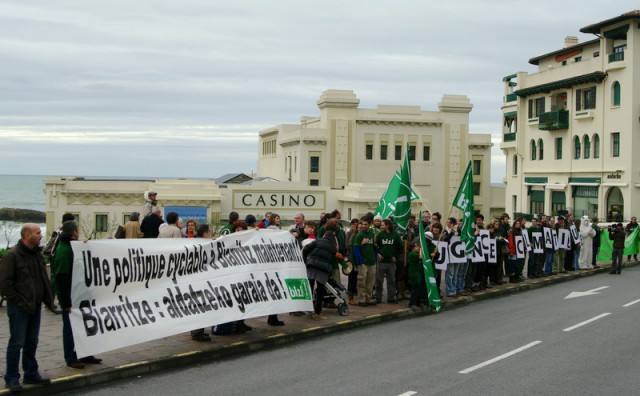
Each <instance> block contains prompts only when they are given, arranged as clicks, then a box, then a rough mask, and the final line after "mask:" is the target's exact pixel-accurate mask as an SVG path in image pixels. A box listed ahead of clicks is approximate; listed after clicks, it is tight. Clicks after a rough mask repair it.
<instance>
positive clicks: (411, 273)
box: [407, 250, 424, 285]
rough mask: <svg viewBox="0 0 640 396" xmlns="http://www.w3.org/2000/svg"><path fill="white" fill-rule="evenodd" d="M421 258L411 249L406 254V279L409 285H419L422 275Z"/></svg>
mask: <svg viewBox="0 0 640 396" xmlns="http://www.w3.org/2000/svg"><path fill="white" fill-rule="evenodd" d="M423 276H424V275H423V270H422V260H420V256H418V253H416V252H414V251H413V250H412V251H410V252H409V253H408V254H407V279H408V280H409V284H410V285H419V284H420V278H421V277H423Z"/></svg>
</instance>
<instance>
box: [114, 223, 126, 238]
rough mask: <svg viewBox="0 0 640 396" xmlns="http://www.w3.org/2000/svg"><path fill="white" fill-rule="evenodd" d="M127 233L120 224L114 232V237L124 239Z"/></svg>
mask: <svg viewBox="0 0 640 396" xmlns="http://www.w3.org/2000/svg"><path fill="white" fill-rule="evenodd" d="M125 235H126V232H125V230H124V227H123V226H121V225H119V226H118V229H117V230H116V232H115V234H113V237H114V238H115V239H124V237H125Z"/></svg>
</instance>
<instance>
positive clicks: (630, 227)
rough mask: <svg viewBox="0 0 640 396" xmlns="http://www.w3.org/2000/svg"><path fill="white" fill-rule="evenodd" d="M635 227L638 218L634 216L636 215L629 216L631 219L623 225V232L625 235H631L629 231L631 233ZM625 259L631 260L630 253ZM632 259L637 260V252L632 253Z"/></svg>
mask: <svg viewBox="0 0 640 396" xmlns="http://www.w3.org/2000/svg"><path fill="white" fill-rule="evenodd" d="M636 228H638V219H637V218H636V216H632V217H631V221H630V222H629V224H627V225H626V226H625V227H624V232H625V234H626V235H627V237H628V236H629V235H631V233H632V232H633V231H634V230H635V229H636ZM627 261H631V255H628V256H627ZM633 261H638V254H637V253H634V255H633Z"/></svg>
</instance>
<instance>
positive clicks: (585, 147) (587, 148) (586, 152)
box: [582, 135, 591, 159]
mask: <svg viewBox="0 0 640 396" xmlns="http://www.w3.org/2000/svg"><path fill="white" fill-rule="evenodd" d="M582 153H583V155H582V157H583V158H584V159H588V158H590V157H591V140H589V136H587V135H584V137H583V138H582Z"/></svg>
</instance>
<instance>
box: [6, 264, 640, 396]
mask: <svg viewBox="0 0 640 396" xmlns="http://www.w3.org/2000/svg"><path fill="white" fill-rule="evenodd" d="M635 264H636V263H631V265H635ZM607 272H608V269H607V268H602V269H599V270H590V271H577V272H570V273H567V274H559V275H555V276H552V277H548V278H543V279H535V280H530V281H526V282H523V283H519V284H511V285H505V286H500V287H494V288H493V289H489V290H487V291H484V292H479V293H474V294H473V295H472V296H470V297H465V298H458V299H455V300H445V303H444V308H443V311H442V312H441V313H439V314H437V315H431V313H430V312H422V311H414V310H411V309H408V308H407V302H406V301H405V302H401V303H400V304H397V305H391V304H381V305H378V306H377V307H366V308H361V307H357V306H351V307H350V308H351V312H350V314H349V315H348V316H346V317H345V316H339V315H338V313H337V310H336V309H325V311H324V312H323V313H324V314H325V315H326V316H327V320H325V321H313V320H310V319H309V318H306V317H294V316H289V315H281V319H283V320H284V321H285V322H286V325H285V326H283V327H271V326H268V325H267V324H266V318H255V319H251V320H248V321H247V323H248V324H249V325H251V326H253V327H254V330H253V331H251V332H249V333H246V334H244V335H236V336H230V337H213V340H212V341H211V342H208V343H199V342H195V341H192V340H191V339H190V337H189V335H188V334H180V335H176V336H172V337H166V338H163V339H159V340H155V341H151V342H147V343H143V344H139V345H134V346H131V347H127V348H123V349H120V350H116V351H112V352H109V353H105V354H103V355H100V357H101V358H103V359H104V362H103V364H100V365H91V366H88V367H87V368H86V369H84V370H72V369H69V368H67V367H66V366H65V365H64V361H63V359H62V340H61V328H62V324H61V318H60V316H58V315H54V314H52V313H50V312H48V311H47V312H45V313H44V314H43V320H42V330H41V335H40V344H39V348H38V355H37V356H38V361H39V363H40V368H41V371H42V372H43V373H44V374H46V375H49V376H50V377H51V378H52V379H53V383H52V385H51V386H49V387H25V388H26V392H24V393H28V394H46V395H49V394H52V393H56V392H69V391H71V390H74V389H76V390H77V389H86V390H87V391H88V392H91V393H95V392H97V391H99V390H100V389H110V388H111V387H113V386H115V387H117V389H122V390H123V392H124V393H126V394H130V393H134V392H136V393H141V394H150V393H157V392H160V394H166V393H167V390H168V389H170V387H169V385H164V384H163V385H161V386H160V387H159V388H158V389H155V388H153V386H152V385H153V384H161V383H163V382H162V379H163V378H165V377H167V378H171V375H174V374H175V373H178V377H176V378H174V379H173V380H169V381H168V383H169V384H174V385H175V384H177V385H179V386H178V389H177V390H176V391H181V390H185V388H184V387H185V386H186V385H185V384H190V383H191V382H193V381H196V382H203V383H206V382H205V380H206V379H211V380H215V379H217V381H216V382H215V384H207V385H203V387H202V391H199V390H190V391H191V392H193V393H194V394H205V393H206V394H221V393H219V391H220V392H222V391H224V392H226V393H229V394H240V393H244V392H249V391H253V392H257V393H258V394H265V393H270V392H271V391H273V392H277V393H279V394H288V393H287V392H289V391H290V390H291V391H292V392H293V391H294V390H295V391H300V390H302V391H304V390H307V389H313V388H314V387H318V388H317V389H331V388H333V387H335V386H337V385H340V392H338V393H339V394H361V393H362V387H361V386H359V387H358V388H356V389H353V390H352V391H350V390H348V388H344V387H343V386H342V385H343V384H344V381H343V378H345V377H348V378H354V380H352V381H347V382H349V383H351V382H352V383H355V384H357V385H360V384H362V383H363V382H365V383H366V384H368V383H371V384H373V385H374V386H373V387H372V392H373V393H374V394H402V393H403V392H404V391H402V390H401V389H400V388H405V387H406V388H407V392H408V391H415V392H417V391H422V392H425V389H428V390H429V391H428V392H427V393H424V394H436V393H437V392H436V393H433V392H432V391H433V390H434V389H435V390H438V389H440V388H438V387H437V386H436V385H437V384H440V381H435V380H434V381H431V380H430V379H431V378H434V379H437V378H440V377H441V376H442V377H446V376H447V375H449V374H450V373H451V372H452V370H453V371H455V372H457V371H459V370H462V369H464V368H467V367H470V366H472V365H474V364H478V363H479V362H482V361H484V360H486V359H490V358H491V357H493V356H498V355H500V354H503V353H505V352H508V351H511V350H512V349H514V348H518V347H520V346H522V345H524V344H526V343H529V342H531V340H532V339H533V340H534V341H535V340H538V339H539V336H538V337H534V336H533V335H534V334H547V333H548V334H554V335H553V336H552V339H555V338H558V339H565V340H567V341H565V342H564V343H563V344H562V345H571V344H572V343H573V339H574V338H575V337H569V336H567V335H566V334H563V332H562V331H560V333H558V332H557V330H553V331H551V330H549V329H551V328H553V329H555V328H556V327H558V326H564V325H565V323H560V322H559V323H550V322H549V321H550V320H552V319H554V318H555V320H559V318H562V319H565V321H566V322H568V323H569V324H568V325H570V324H571V323H574V322H575V323H578V322H580V321H581V320H585V319H584V317H585V316H586V317H587V319H588V318H589V317H590V316H589V315H588V314H591V313H592V312H591V311H588V312H587V311H585V312H583V311H581V310H583V309H587V308H585V307H582V308H576V307H581V306H582V304H580V303H575V302H574V301H581V299H582V301H585V302H587V301H589V300H590V302H589V303H585V306H587V307H590V308H589V309H595V308H602V309H605V308H607V307H604V306H602V307H599V306H598V304H600V302H602V301H608V300H609V299H610V298H612V297H610V296H616V297H615V298H620V299H623V300H624V299H627V300H628V298H627V296H624V298H623V297H622V296H621V295H619V294H618V293H617V292H616V293H614V292H613V290H614V289H612V287H611V286H610V287H609V288H607V289H603V290H601V291H599V293H600V294H599V295H597V297H596V298H592V297H593V296H586V297H580V298H575V299H569V300H566V301H565V300H564V296H563V295H562V294H563V293H565V292H567V293H568V292H569V289H575V291H586V290H590V289H584V287H587V286H586V285H585V286H584V287H583V286H580V288H576V287H577V284H578V283H581V282H587V281H591V280H592V279H594V280H595V279H605V280H607V281H608V279H609V278H612V279H611V281H613V279H617V282H618V283H619V284H627V283H628V284H630V285H631V288H633V284H637V279H636V281H635V282H634V281H633V276H634V274H635V273H636V270H635V268H629V269H628V270H626V271H625V272H624V274H623V275H622V276H614V275H606V273H607ZM592 275H597V276H592ZM567 281H572V282H567ZM595 284H597V285H599V286H594V288H597V287H601V286H603V285H601V284H602V281H600V282H595V283H594V285H595ZM574 285H575V286H574ZM604 285H606V284H604ZM499 296H504V298H499V299H495V297H499ZM604 296H609V297H607V298H603V297H604ZM552 297H553V298H552ZM560 297H562V298H560ZM638 298H640V297H638ZM572 305H576V307H574V308H571V306H572ZM638 306H640V304H638ZM458 307H464V309H456V310H454V309H453V308H458ZM632 307H634V308H633V309H636V308H635V306H632ZM551 308H553V311H551V310H550V309H551ZM556 309H557V311H556ZM609 311H611V309H610V310H605V311H603V312H609ZM629 311H631V309H630V310H629ZM594 312H595V311H594ZM598 312H600V311H598ZM594 315H596V314H595V313H594ZM611 315H613V312H612V314H611ZM611 315H610V316H611ZM592 316H593V315H592ZM612 317H615V316H612ZM404 318H413V319H412V320H400V319H404ZM534 318H535V319H534ZM605 319H606V318H605ZM385 322H386V323H385ZM389 322H392V323H389ZM636 323H637V321H636ZM521 324H524V326H521ZM552 325H554V326H555V327H552ZM631 325H632V324H628V323H620V326H622V327H626V328H627V333H626V334H628V335H629V336H632V334H633V327H632V326H631ZM630 326H631V327H630ZM358 328H362V331H361V332H360V331H348V332H345V330H351V329H358ZM563 328H564V327H563ZM387 329H391V330H387ZM527 329H530V332H529V331H525V330H527ZM487 334H488V335H487ZM324 335H329V336H327V337H318V336H324ZM368 336H371V337H372V338H370V339H367V338H366V337H368ZM597 337H598V339H599V338H607V337H608V336H607V335H598V336H597ZM620 337H622V339H626V338H625V337H626V336H624V335H620ZM360 338H363V339H367V342H365V343H364V344H363V345H360V346H358V347H355V345H357V344H355V343H353V342H352V341H354V340H357V339H360ZM7 339H8V326H7V318H6V314H5V313H4V308H0V345H1V344H2V343H4V345H6V342H7ZM449 340H454V341H455V342H453V344H448V341H449ZM301 341H304V342H301ZM591 344H592V343H589V342H587V343H585V344H581V347H580V348H577V347H576V348H577V349H581V348H582V349H584V348H592V345H591ZM541 345H544V346H545V347H546V346H547V345H554V343H553V342H552V341H551V340H550V339H544V340H542V344H541ZM539 347H540V345H536V346H535V347H532V348H531V349H533V350H535V349H539ZM273 348H279V349H277V350H275V351H271V352H266V353H255V352H257V351H261V350H271V349H273ZM403 348H406V349H403ZM358 352H361V353H362V354H360V355H358ZM272 353H276V354H281V355H278V357H269V356H270V355H271V354H272ZM526 353H528V352H523V353H522V354H523V355H524V354H526ZM239 356H242V357H243V358H242V359H235V358H237V357H239ZM603 356H604V355H603ZM427 357H431V360H429V361H433V362H435V363H434V364H433V365H432V366H430V364H427V363H425V361H427V360H426V359H427ZM598 358H601V357H600V356H598ZM254 359H256V360H255V362H254V361H253V360H254ZM296 359H299V360H296ZM405 359H407V360H405ZM212 362H213V365H212V366H211V367H213V369H211V368H209V366H207V368H206V369H205V365H206V364H210V363H212ZM289 362H292V365H291V370H290V371H288V370H287V369H286V364H289ZM444 363H446V365H448V366H449V367H447V368H445V365H443V364H444ZM0 366H4V354H2V356H0ZM541 366H542V367H538V368H536V369H535V370H534V373H530V375H529V374H527V375H525V377H527V378H528V377H529V376H530V377H532V378H536V379H535V381H539V380H540V378H539V373H542V372H543V371H541V370H542V369H543V368H544V367H545V365H544V364H542V365H541ZM573 366H575V363H573ZM573 366H571V365H569V367H568V368H572V367H573ZM187 367H194V369H193V370H186V371H184V372H176V371H167V370H172V369H173V370H175V369H176V368H187ZM233 367H235V368H233ZM354 367H362V368H364V370H365V371H364V372H361V373H359V374H357V375H356V374H355V373H354V372H353V368H354ZM554 367H555V366H554ZM563 367H564V366H562V367H559V368H558V370H560V371H561V369H562V368H563ZM602 367H606V366H601V369H602ZM247 368H252V369H255V370H256V372H255V373H254V372H252V373H251V374H249V372H248V371H247ZM160 370H165V371H162V372H161V373H159V374H158V375H151V374H152V373H154V372H159V371H160ZM203 370H204V371H203ZM456 370H457V371H456ZM192 371H193V372H194V377H193V378H189V377H188V375H189V373H190V372H192ZM281 372H282V373H287V376H280V373H281ZM479 372H482V371H479ZM618 372H622V373H625V370H624V368H621V370H619V371H618ZM203 373H204V374H203ZM218 373H221V374H220V375H219V374H218ZM310 373H312V374H313V375H310ZM323 373H329V374H328V375H326V376H324V377H323V375H324V374H323ZM222 374H224V375H222ZM221 375H222V376H221ZM459 376H461V377H459ZM494 376H495V379H500V377H501V375H498V374H494ZM139 377H140V378H143V379H146V378H150V379H151V382H150V385H148V388H145V389H133V388H131V389H130V388H126V386H128V385H125V383H123V382H116V381H118V380H122V379H127V378H129V379H130V378H135V379H137V378H139ZM454 377H455V378H459V379H457V380H456V381H454V382H455V383H458V382H459V384H458V386H459V388H457V389H456V392H455V393H456V394H457V393H458V391H459V392H461V394H464V392H465V388H464V386H463V385H464V384H468V383H469V380H468V378H474V380H473V381H470V382H472V383H473V384H476V383H478V384H480V383H481V382H482V379H483V378H484V377H483V376H477V375H476V374H475V372H474V373H473V374H469V375H464V376H462V375H461V374H458V375H454ZM251 378H258V379H260V378H262V380H261V381H260V382H257V383H254V384H251V383H250V381H249V379H251ZM314 378H318V380H314ZM360 378H362V380H361V379H360ZM521 378H522V375H519V376H518V379H517V381H518V383H522V384H523V385H524V383H523V382H522V380H521ZM187 379H188V380H187ZM365 379H366V381H365ZM370 379H373V380H372V381H370ZM427 379H429V380H427ZM486 380H487V381H489V380H490V378H487V379H486ZM421 381H422V382H421ZM535 381H534V383H533V384H532V387H531V389H541V388H539V387H537V385H539V383H536V382H535ZM298 382H300V385H297V384H298ZM489 382H490V384H489V385H487V384H485V389H489V388H490V389H493V390H498V389H502V388H501V387H500V386H501V385H499V384H498V383H496V382H495V381H489ZM134 383H139V381H137V380H135V381H134ZM96 384H100V386H99V387H90V388H88V386H90V385H96ZM269 384H273V385H275V386H277V387H279V388H278V390H275V388H273V389H270V388H269V386H268V385H269ZM285 384H286V386H285ZM434 384H436V385H434ZM399 385H402V386H399ZM434 386H436V387H434ZM505 386H506V385H505ZM123 387H124V388H123ZM411 388H415V390H414V389H411ZM443 389H444V388H443ZM443 389H440V390H439V391H443ZM472 389H475V387H470V388H469V392H471V391H472ZM504 389H510V388H509V387H508V386H507V387H506V388H504ZM476 391H477V389H476ZM200 392H205V393H200ZM394 392H396V393H394ZM429 392H431V393H429ZM506 392H507V393H505V394H508V393H510V392H512V390H511V391H510V392H509V391H506ZM4 393H7V391H6V390H0V394H4ZM481 393H485V392H481ZM487 393H490V392H487ZM552 393H553V392H552ZM291 394H293V393H291Z"/></svg>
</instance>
